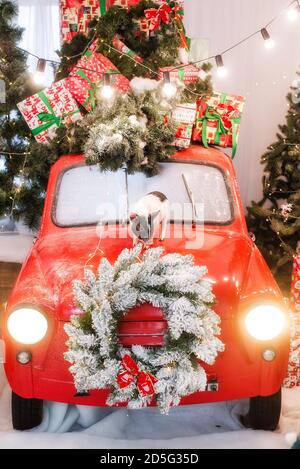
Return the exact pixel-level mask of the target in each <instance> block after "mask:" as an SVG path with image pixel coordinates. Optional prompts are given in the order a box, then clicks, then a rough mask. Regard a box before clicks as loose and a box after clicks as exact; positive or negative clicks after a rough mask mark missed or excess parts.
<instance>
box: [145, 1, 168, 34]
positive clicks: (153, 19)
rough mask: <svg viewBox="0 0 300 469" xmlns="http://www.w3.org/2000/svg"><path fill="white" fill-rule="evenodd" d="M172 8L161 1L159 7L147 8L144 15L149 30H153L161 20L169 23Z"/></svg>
mask: <svg viewBox="0 0 300 469" xmlns="http://www.w3.org/2000/svg"><path fill="white" fill-rule="evenodd" d="M171 11H172V8H171V7H169V5H168V4H167V3H163V4H162V5H161V6H160V7H159V8H148V10H145V17H146V19H147V20H149V30H150V31H155V30H156V29H158V28H159V27H160V25H161V22H163V23H165V24H169V23H170V21H171V19H170V13H171Z"/></svg>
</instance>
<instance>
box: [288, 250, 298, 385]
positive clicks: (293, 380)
mask: <svg viewBox="0 0 300 469" xmlns="http://www.w3.org/2000/svg"><path fill="white" fill-rule="evenodd" d="M291 309H292V312H291V340H290V359H289V365H288V374H287V377H286V379H285V381H284V386H285V387H286V388H294V387H296V386H300V254H298V255H297V256H296V257H295V258H294V262H293V272H292V283H291Z"/></svg>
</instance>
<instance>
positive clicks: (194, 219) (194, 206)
mask: <svg viewBox="0 0 300 469" xmlns="http://www.w3.org/2000/svg"><path fill="white" fill-rule="evenodd" d="M181 176H182V179H183V182H184V185H185V189H186V192H187V195H188V197H189V199H190V202H191V204H192V211H193V220H192V223H193V227H195V226H196V221H197V218H198V217H197V210H196V204H195V198H194V194H193V191H192V189H191V188H190V186H189V183H188V182H187V178H186V176H185V174H183V173H182V175H181Z"/></svg>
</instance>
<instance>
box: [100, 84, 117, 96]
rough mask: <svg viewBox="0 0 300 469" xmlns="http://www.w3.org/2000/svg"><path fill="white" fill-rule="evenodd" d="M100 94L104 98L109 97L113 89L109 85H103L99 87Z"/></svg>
mask: <svg viewBox="0 0 300 469" xmlns="http://www.w3.org/2000/svg"><path fill="white" fill-rule="evenodd" d="M100 94H101V96H102V98H104V99H111V98H112V97H113V95H114V89H113V88H112V86H110V85H104V86H103V87H102V88H101V91H100Z"/></svg>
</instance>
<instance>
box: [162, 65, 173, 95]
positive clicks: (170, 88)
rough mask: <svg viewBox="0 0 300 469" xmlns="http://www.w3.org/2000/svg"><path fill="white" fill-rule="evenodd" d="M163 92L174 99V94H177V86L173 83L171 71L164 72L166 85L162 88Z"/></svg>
mask: <svg viewBox="0 0 300 469" xmlns="http://www.w3.org/2000/svg"><path fill="white" fill-rule="evenodd" d="M162 93H163V95H164V97H165V98H167V99H172V98H174V96H176V93H177V88H176V85H175V84H174V83H171V77H170V72H164V85H163V88H162Z"/></svg>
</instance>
